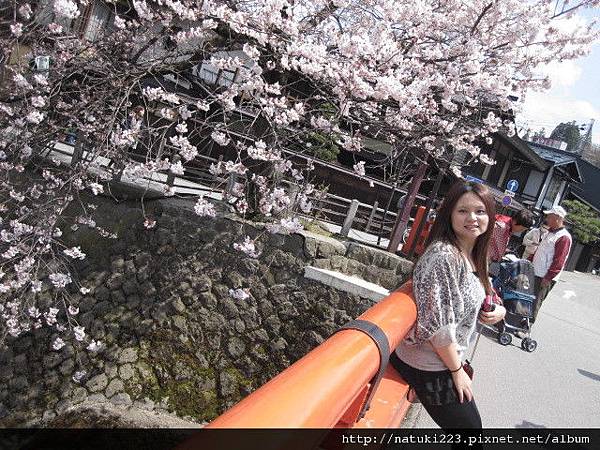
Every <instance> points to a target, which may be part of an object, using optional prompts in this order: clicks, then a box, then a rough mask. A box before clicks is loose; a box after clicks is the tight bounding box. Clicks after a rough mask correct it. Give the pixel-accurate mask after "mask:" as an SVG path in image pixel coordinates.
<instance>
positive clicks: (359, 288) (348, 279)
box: [304, 266, 390, 301]
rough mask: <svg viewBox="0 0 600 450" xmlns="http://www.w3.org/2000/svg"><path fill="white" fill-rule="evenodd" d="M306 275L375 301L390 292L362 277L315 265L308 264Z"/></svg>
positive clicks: (311, 278) (305, 270)
mask: <svg viewBox="0 0 600 450" xmlns="http://www.w3.org/2000/svg"><path fill="white" fill-rule="evenodd" d="M304 277H305V278H308V279H309V280H315V281H318V282H319V283H322V284H324V285H326V286H331V287H332V288H334V289H337V290H339V291H343V292H348V293H349V294H353V295H358V296H359V297H363V298H368V299H371V300H374V301H379V300H381V299H382V298H384V297H386V296H388V295H389V293H390V291H388V290H387V289H385V288H383V287H381V286H379V285H377V284H375V283H370V282H368V281H365V280H363V279H361V278H358V277H355V276H352V275H346V274H343V273H340V272H335V271H333V270H327V269H319V268H317V267H313V266H306V267H305V268H304Z"/></svg>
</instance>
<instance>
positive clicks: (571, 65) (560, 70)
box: [541, 61, 583, 88]
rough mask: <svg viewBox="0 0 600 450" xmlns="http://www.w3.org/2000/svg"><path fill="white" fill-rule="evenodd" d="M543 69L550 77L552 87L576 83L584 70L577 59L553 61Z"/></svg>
mask: <svg viewBox="0 0 600 450" xmlns="http://www.w3.org/2000/svg"><path fill="white" fill-rule="evenodd" d="M541 71H542V72H543V73H544V74H545V75H547V76H549V77H550V81H552V87H554V88H559V87H568V86H572V85H574V84H575V83H576V82H577V81H578V80H579V78H581V73H582V72H583V69H582V67H581V66H580V65H579V64H577V63H576V62H575V61H563V62H561V63H559V62H551V63H550V64H548V65H547V66H546V67H544V68H543V69H541Z"/></svg>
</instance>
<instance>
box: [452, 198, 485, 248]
mask: <svg viewBox="0 0 600 450" xmlns="http://www.w3.org/2000/svg"><path fill="white" fill-rule="evenodd" d="M489 221H490V218H489V216H488V214H487V212H486V210H485V204H484V203H483V202H482V201H481V199H480V198H479V196H477V194H474V193H473V192H466V193H464V194H463V195H462V197H460V198H459V199H458V202H457V203H456V205H455V206H454V209H453V210H452V229H453V230H454V234H456V237H457V238H458V239H459V241H466V242H469V243H475V240H476V239H477V238H478V237H479V236H481V235H482V234H483V233H485V231H486V230H487V227H488V225H489Z"/></svg>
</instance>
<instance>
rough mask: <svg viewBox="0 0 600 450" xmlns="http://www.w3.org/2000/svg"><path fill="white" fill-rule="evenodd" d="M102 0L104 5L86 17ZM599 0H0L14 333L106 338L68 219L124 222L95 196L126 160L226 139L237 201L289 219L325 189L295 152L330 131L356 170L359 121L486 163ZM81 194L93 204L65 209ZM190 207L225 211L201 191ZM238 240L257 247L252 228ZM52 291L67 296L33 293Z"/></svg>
mask: <svg viewBox="0 0 600 450" xmlns="http://www.w3.org/2000/svg"><path fill="white" fill-rule="evenodd" d="M99 4H101V6H102V8H104V11H107V12H108V13H107V14H108V15H106V14H105V15H104V16H103V17H104V18H105V19H103V20H104V23H102V24H101V26H97V25H98V24H96V25H95V28H93V29H91V28H90V24H89V17H90V14H92V15H93V11H94V8H98V7H100V6H99ZM597 4H598V1H582V2H579V3H578V4H576V5H573V7H571V6H570V8H571V9H568V8H567V9H565V8H562V9H561V10H560V12H559V13H557V12H556V5H555V4H554V2H552V1H547V0H531V1H522V0H499V1H493V0H472V1H468V2H466V1H463V0H446V1H443V2H440V1H433V0H410V1H409V0H331V1H330V0H245V1H242V0H239V1H237V0H229V1H225V0H223V1H201V0H105V1H103V2H102V1H100V0H97V1H93V0H45V1H44V0H40V1H30V2H23V1H18V2H17V1H15V0H10V1H5V2H2V5H1V6H0V25H1V26H0V51H1V52H2V54H1V56H0V57H1V58H2V59H1V63H2V68H1V69H2V71H1V81H0V129H1V133H0V172H1V178H0V315H1V316H2V321H1V323H0V336H4V337H5V336H6V335H11V336H18V335H21V334H23V333H26V332H28V331H29V330H31V329H32V328H38V327H42V326H47V327H52V328H53V329H54V330H56V331H58V332H59V334H60V336H61V337H58V338H56V339H55V340H54V341H53V342H52V343H51V346H52V348H53V349H54V350H60V348H62V346H63V345H64V344H65V341H69V340H75V341H78V342H80V343H81V344H80V345H81V346H82V347H85V348H87V349H88V350H89V351H97V350H98V349H99V348H100V347H101V345H102V343H101V342H98V341H95V340H94V339H93V337H89V336H87V335H86V331H85V330H84V329H83V328H82V327H80V326H79V325H78V323H77V320H76V318H77V308H76V306H75V305H72V304H70V301H69V298H70V297H69V292H72V290H73V286H74V285H76V284H77V283H78V281H77V279H76V276H75V274H74V273H73V271H72V270H71V269H70V267H71V265H72V264H71V263H72V261H74V260H79V259H81V258H85V257H86V255H85V254H84V253H83V252H82V250H81V248H79V247H77V246H75V247H72V246H71V247H67V246H65V244H64V243H63V242H62V241H61V235H62V233H63V231H64V229H65V227H67V226H75V227H78V226H79V227H90V228H94V229H96V230H97V231H98V233H99V234H100V235H101V236H103V237H104V238H106V239H110V238H116V236H114V235H111V233H110V232H109V231H107V230H104V229H102V228H101V227H99V226H97V224H96V223H94V222H93V220H92V219H91V217H90V213H91V212H92V211H93V209H94V204H93V203H90V202H89V201H88V200H85V198H84V197H83V196H82V193H83V192H88V193H91V194H92V195H101V194H110V187H111V185H112V183H114V182H116V181H118V180H120V179H123V177H129V178H131V177H143V176H145V177H152V176H154V175H156V174H159V173H162V174H166V175H167V176H171V177H172V176H182V175H185V173H186V172H185V171H186V167H188V166H190V165H193V164H195V162H196V160H197V158H198V157H199V156H201V155H202V154H204V153H205V152H206V151H208V150H209V149H210V150H211V151H213V152H218V153H220V154H222V155H223V158H222V159H221V160H220V161H219V162H217V163H213V164H212V165H211V166H210V172H211V174H212V175H213V176H214V180H215V183H217V184H220V185H221V187H224V184H225V183H227V182H228V180H230V179H234V181H235V180H236V179H237V181H236V182H235V183H233V185H232V186H231V187H232V188H231V189H229V190H227V195H226V200H227V202H228V204H229V205H230V206H231V208H232V209H234V210H235V211H237V212H238V213H239V214H241V215H246V216H249V217H254V216H256V217H260V219H261V220H265V221H268V222H271V225H270V226H269V229H270V230H273V231H276V230H279V231H281V230H287V231H289V232H294V231H298V230H299V229H301V225H300V223H299V221H298V219H297V218H296V215H297V213H309V212H310V210H311V208H312V206H313V205H312V200H311V199H312V197H313V196H314V195H315V191H316V189H315V186H313V184H311V171H312V170H313V165H312V163H311V159H310V157H309V158H307V159H297V158H296V159H295V158H293V157H292V156H293V155H296V154H299V153H306V154H308V155H310V154H311V146H312V145H314V142H315V139H316V138H317V137H318V141H319V142H327V143H328V145H333V146H337V147H339V148H343V149H345V150H347V151H350V152H354V153H355V154H356V164H355V165H354V168H355V171H356V172H357V174H358V175H359V176H363V175H364V171H365V165H364V162H363V161H362V159H361V155H360V152H361V151H362V150H363V146H364V139H365V138H371V139H376V140H379V141H383V142H387V143H389V144H391V145H392V148H393V151H392V152H391V154H390V156H389V158H388V159H387V160H386V161H385V163H386V164H390V165H393V164H394V163H395V162H397V161H398V158H399V157H400V156H401V155H402V154H403V153H406V152H411V153H415V152H418V153H420V154H421V156H422V157H424V156H430V157H433V158H434V160H437V161H451V160H452V158H453V156H454V154H455V152H457V151H465V150H466V151H467V152H468V153H469V154H470V155H471V156H472V158H471V159H472V160H476V159H478V158H479V159H481V161H482V162H486V163H490V162H491V161H489V160H488V159H489V158H487V156H486V155H480V150H479V147H478V146H477V145H476V144H477V142H478V141H485V140H488V141H489V140H490V139H491V134H492V133H495V132H497V131H504V132H507V133H509V134H511V133H514V129H513V123H512V121H511V120H509V117H510V112H511V111H514V110H516V109H517V108H518V105H517V104H515V103H514V102H511V101H510V100H509V96H511V95H513V96H514V95H516V96H522V95H523V94H524V93H525V92H526V91H527V90H528V89H543V88H547V87H548V80H547V79H546V78H545V77H543V76H541V75H539V69H540V68H541V67H543V66H544V65H545V64H547V63H549V62H551V61H557V60H558V61H562V60H567V59H572V58H577V57H579V56H581V55H584V54H585V53H586V52H587V51H588V49H589V46H590V43H591V42H592V41H593V39H595V37H596V36H597V28H596V24H595V23H594V22H582V21H581V20H574V18H575V14H577V12H578V11H579V10H581V9H582V8H586V7H592V6H595V5H597ZM106 17H108V19H106ZM59 142H67V143H68V142H71V143H74V145H73V148H72V159H71V160H70V161H67V162H65V161H64V160H62V162H61V160H60V159H58V158H57V153H56V149H57V143H59ZM298 161H301V162H298ZM174 194H175V192H174V190H173V188H172V187H171V186H169V185H168V184H165V190H164V195H165V196H169V195H174ZM73 203H80V209H81V210H82V213H81V215H79V216H78V217H75V218H73V219H72V220H71V219H68V218H66V217H65V210H66V209H67V207H68V206H69V205H70V204H73ZM195 210H196V212H197V214H199V215H201V216H214V215H215V214H216V212H215V208H214V205H213V203H212V202H211V201H210V200H209V199H208V198H207V197H200V198H198V200H197V203H196V207H195ZM69 220H71V221H70V222H69ZM144 223H145V226H146V227H148V228H150V227H153V226H154V225H155V224H156V221H155V219H153V218H152V217H146V218H145V222H144ZM236 249H238V250H239V251H242V252H245V253H247V254H248V255H250V256H253V257H258V256H259V255H258V252H257V250H256V247H255V245H254V242H253V241H252V240H251V239H250V238H246V239H245V240H242V241H240V242H239V243H238V244H236ZM77 288H78V289H81V290H82V292H84V293H85V292H86V287H85V286H79V285H77ZM48 289H49V290H51V291H52V292H53V293H55V294H56V295H55V296H54V297H53V298H55V299H56V300H55V303H53V304H52V305H41V304H39V303H38V302H37V294H38V293H39V292H41V291H42V290H48ZM231 295H232V296H233V297H235V298H241V297H243V296H244V295H247V293H246V292H242V291H235V292H232V293H231ZM78 373H79V372H78ZM78 376H79V377H80V376H81V374H79V375H78Z"/></svg>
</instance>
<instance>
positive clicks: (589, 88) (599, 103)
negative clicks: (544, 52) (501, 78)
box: [516, 8, 600, 144]
mask: <svg viewBox="0 0 600 450" xmlns="http://www.w3.org/2000/svg"><path fill="white" fill-rule="evenodd" d="M583 16H584V17H585V18H587V19H589V18H590V17H600V8H594V9H593V10H588V11H586V12H585V13H584V14H583ZM545 71H546V73H547V74H548V75H549V76H550V79H551V80H552V88H551V89H550V90H548V91H545V92H542V93H539V92H529V93H528V94H527V96H526V97H525V104H524V105H523V110H522V112H521V113H520V114H517V120H516V122H517V127H518V130H519V135H520V136H522V135H523V134H524V133H525V130H526V129H527V128H530V129H531V130H532V131H537V130H539V129H541V128H545V130H546V132H547V135H549V134H550V132H552V130H553V129H554V127H555V126H556V125H558V124H559V123H560V122H570V121H572V120H575V121H576V122H577V123H578V124H583V123H587V122H589V121H590V119H595V123H594V128H593V135H592V140H593V142H595V143H598V144H600V43H596V44H595V45H593V47H592V51H591V53H590V54H589V55H588V56H585V57H583V58H579V59H576V60H571V61H565V62H563V63H560V64H558V63H556V64H551V65H550V66H549V67H548V68H546V69H545Z"/></svg>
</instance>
